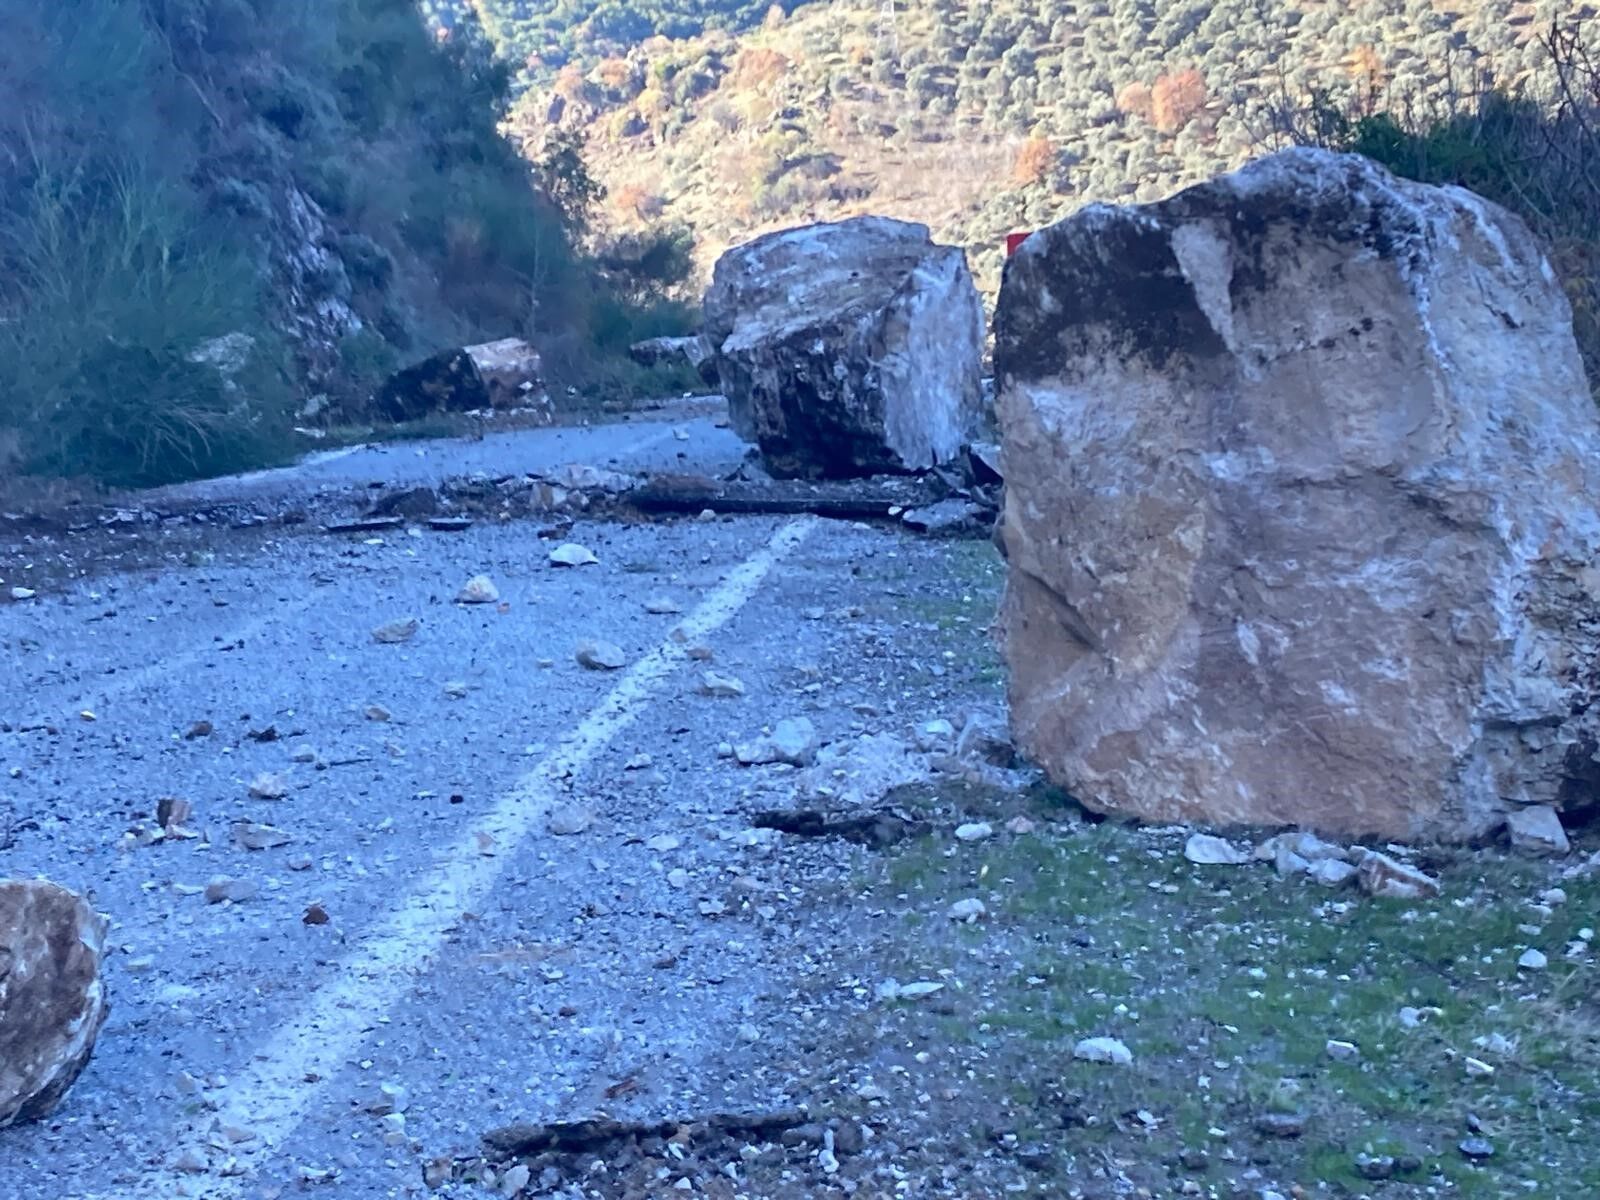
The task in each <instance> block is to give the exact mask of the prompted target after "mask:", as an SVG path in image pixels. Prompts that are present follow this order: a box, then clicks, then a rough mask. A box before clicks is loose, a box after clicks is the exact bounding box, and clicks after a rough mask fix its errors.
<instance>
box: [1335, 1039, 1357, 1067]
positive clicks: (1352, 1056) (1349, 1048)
mask: <svg viewBox="0 0 1600 1200" xmlns="http://www.w3.org/2000/svg"><path fill="white" fill-rule="evenodd" d="M1327 1051H1328V1057H1329V1058H1331V1059H1333V1060H1334V1061H1335V1062H1354V1061H1355V1060H1356V1059H1358V1058H1360V1057H1361V1050H1360V1048H1359V1047H1358V1046H1357V1045H1356V1044H1355V1043H1354V1042H1341V1041H1338V1040H1330V1041H1329V1042H1328V1045H1327Z"/></svg>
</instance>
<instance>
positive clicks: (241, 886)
mask: <svg viewBox="0 0 1600 1200" xmlns="http://www.w3.org/2000/svg"><path fill="white" fill-rule="evenodd" d="M260 890H261V889H260V888H258V887H257V886H256V885H255V884H253V883H251V882H250V881H249V880H248V879H230V878H229V877H227V876H226V875H219V876H217V877H216V878H215V879H213V880H211V881H210V882H209V883H207V884H206V893H205V894H206V903H207V904H221V903H222V902H223V901H224V900H230V901H232V902H233V903H235V904H237V903H239V902H240V901H241V900H249V899H251V898H252V897H254V896H255V895H256V893H257V892H259V891H260Z"/></svg>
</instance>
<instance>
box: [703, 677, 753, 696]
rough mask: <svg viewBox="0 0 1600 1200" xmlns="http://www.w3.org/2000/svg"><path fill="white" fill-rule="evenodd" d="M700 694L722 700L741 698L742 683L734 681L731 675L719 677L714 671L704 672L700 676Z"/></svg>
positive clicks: (742, 693)
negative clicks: (718, 697) (719, 697)
mask: <svg viewBox="0 0 1600 1200" xmlns="http://www.w3.org/2000/svg"><path fill="white" fill-rule="evenodd" d="M700 694H701V695H704V696H721V697H724V698H732V697H734V696H742V695H744V681H743V680H741V679H735V678H734V677H733V676H732V675H719V674H717V672H715V671H706V672H705V673H704V674H702V675H701V676H700Z"/></svg>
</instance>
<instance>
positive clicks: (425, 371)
mask: <svg viewBox="0 0 1600 1200" xmlns="http://www.w3.org/2000/svg"><path fill="white" fill-rule="evenodd" d="M548 401H549V396H548V394H547V393H546V391H545V385H544V377H543V368H542V367H541V365H540V359H539V352H538V350H536V349H535V348H534V347H533V346H532V345H531V344H530V343H528V342H525V341H523V340H522V339H521V338H502V339H500V340H499V341H497V342H484V343H483V344H482V345H478V346H462V347H460V348H458V349H454V350H445V351H443V352H441V353H439V354H435V355H434V356H433V357H431V358H426V359H424V360H423V361H422V362H420V363H416V364H414V365H412V366H409V367H406V368H405V369H404V370H402V371H396V372H395V373H394V374H393V375H391V376H390V377H389V379H388V381H387V382H385V384H384V385H383V388H382V390H381V391H380V392H379V393H378V396H377V401H376V404H377V411H378V415H379V416H381V417H383V418H384V419H385V420H388V421H395V422H400V421H414V420H416V419H417V418H418V417H424V416H427V415H428V414H429V413H435V412H479V411H485V410H489V409H515V408H542V407H544V406H545V405H547V404H548Z"/></svg>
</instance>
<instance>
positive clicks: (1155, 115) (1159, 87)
mask: <svg viewBox="0 0 1600 1200" xmlns="http://www.w3.org/2000/svg"><path fill="white" fill-rule="evenodd" d="M1205 104H1206V80H1205V76H1203V75H1201V74H1200V72H1199V71H1197V70H1195V69H1194V68H1193V67H1190V68H1189V69H1188V70H1185V71H1178V72H1177V73H1175V74H1172V75H1163V76H1161V78H1159V79H1157V80H1156V81H1155V84H1154V86H1152V87H1151V89H1150V120H1151V122H1152V123H1153V124H1154V125H1155V127H1156V128H1157V129H1159V130H1160V131H1161V132H1162V133H1177V132H1178V130H1180V129H1182V128H1183V127H1184V126H1185V125H1187V124H1188V123H1189V122H1190V121H1192V120H1194V118H1195V116H1196V115H1197V114H1198V113H1199V112H1200V110H1201V109H1202V108H1204V107H1205Z"/></svg>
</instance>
